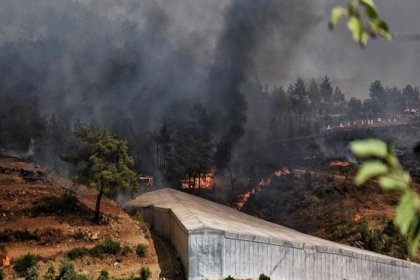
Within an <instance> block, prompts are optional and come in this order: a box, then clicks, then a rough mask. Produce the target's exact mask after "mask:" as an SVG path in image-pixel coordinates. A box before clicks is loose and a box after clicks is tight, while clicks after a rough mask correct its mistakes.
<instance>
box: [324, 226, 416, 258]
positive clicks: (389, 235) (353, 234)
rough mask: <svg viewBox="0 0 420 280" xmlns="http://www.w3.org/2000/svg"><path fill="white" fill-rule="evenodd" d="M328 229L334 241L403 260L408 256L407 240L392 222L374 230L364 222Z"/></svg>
mask: <svg viewBox="0 0 420 280" xmlns="http://www.w3.org/2000/svg"><path fill="white" fill-rule="evenodd" d="M330 228H331V230H332V232H333V235H332V238H333V239H334V240H336V241H340V242H344V243H347V244H349V245H352V246H355V247H359V248H363V249H366V250H370V251H373V252H376V253H379V254H385V255H388V256H392V257H395V258H400V259H403V260H405V259H407V257H408V255H409V252H408V240H407V238H406V237H405V236H403V235H402V234H401V233H400V231H399V230H398V228H396V227H395V225H394V223H393V222H392V220H387V221H385V222H384V223H383V224H382V225H380V226H379V227H378V228H376V229H374V230H372V229H370V228H369V224H368V223H367V221H366V220H361V221H358V222H354V221H350V222H339V223H338V224H336V223H335V224H331V227H330Z"/></svg>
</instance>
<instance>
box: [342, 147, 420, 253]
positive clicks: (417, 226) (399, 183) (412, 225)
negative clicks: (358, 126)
mask: <svg viewBox="0 0 420 280" xmlns="http://www.w3.org/2000/svg"><path fill="white" fill-rule="evenodd" d="M372 143H376V145H373V144H372ZM350 149H351V150H352V152H353V153H354V154H355V155H356V156H357V157H359V158H369V159H368V160H367V161H365V163H363V165H362V166H361V167H360V169H359V171H358V173H357V176H356V183H357V184H359V185H360V184H363V183H365V182H366V181H368V180H378V182H379V185H380V186H381V187H382V189H383V190H385V191H398V192H401V193H402V197H401V199H400V202H399V204H398V207H397V213H396V216H395V219H394V222H395V224H396V225H398V227H399V228H400V230H401V233H402V234H403V235H408V236H409V239H410V252H411V254H412V255H415V254H416V253H417V250H418V245H419V242H420V198H419V196H418V194H417V193H416V191H415V189H414V188H413V186H412V184H411V176H410V174H409V173H408V172H407V171H406V170H404V168H403V167H402V166H401V164H400V162H399V160H398V158H397V156H396V154H395V152H394V148H393V147H392V146H391V145H387V144H386V143H384V142H381V141H379V140H372V139H369V140H359V141H354V142H352V143H351V145H350ZM385 151H386V153H385Z"/></svg>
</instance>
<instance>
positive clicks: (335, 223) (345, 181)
mask: <svg viewBox="0 0 420 280" xmlns="http://www.w3.org/2000/svg"><path fill="white" fill-rule="evenodd" d="M356 171H357V166H355V165H354V164H353V163H351V162H348V161H346V160H341V159H334V160H330V161H327V162H325V163H324V164H319V165H313V166H306V167H300V168H295V169H291V170H290V173H288V174H285V175H283V176H280V177H277V176H272V177H270V178H271V180H270V181H269V183H268V184H267V185H264V187H262V188H260V187H257V189H258V191H255V192H251V194H252V195H250V196H249V198H248V199H246V200H244V201H242V202H243V203H242V204H241V207H240V209H241V211H243V212H245V213H247V214H250V215H252V216H255V217H259V218H262V219H264V220H267V221H270V222H274V223H277V224H281V225H283V226H286V227H290V228H293V229H296V230H299V231H301V232H304V233H307V234H310V235H314V236H317V237H321V238H325V239H328V240H331V241H335V242H339V243H343V244H348V245H351V246H355V247H358V248H363V249H367V250H371V251H374V252H378V253H381V254H385V255H389V256H393V257H397V258H401V259H407V258H408V249H407V240H406V238H405V237H404V236H401V235H400V234H399V231H398V229H396V227H395V226H394V225H393V223H392V220H393V218H394V214H395V207H396V205H397V202H398V199H399V196H398V194H394V193H385V192H383V191H381V189H380V188H379V186H377V185H376V183H372V182H369V183H366V184H365V185H363V186H356V185H355V184H354V182H353V180H354V176H355V174H356ZM414 181H415V183H414V184H415V186H417V187H419V179H418V178H414ZM244 197H245V195H244ZM413 260H414V261H416V262H418V261H419V259H418V258H417V259H413Z"/></svg>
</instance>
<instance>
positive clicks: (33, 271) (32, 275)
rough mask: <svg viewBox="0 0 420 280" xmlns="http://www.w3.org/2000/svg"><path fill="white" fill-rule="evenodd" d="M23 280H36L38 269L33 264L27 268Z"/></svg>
mask: <svg viewBox="0 0 420 280" xmlns="http://www.w3.org/2000/svg"><path fill="white" fill-rule="evenodd" d="M25 280H38V269H37V268H36V267H35V266H32V267H30V268H28V271H27V272H26V276H25Z"/></svg>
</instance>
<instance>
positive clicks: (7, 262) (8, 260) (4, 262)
mask: <svg viewBox="0 0 420 280" xmlns="http://www.w3.org/2000/svg"><path fill="white" fill-rule="evenodd" d="M11 261H12V259H11V258H10V257H9V256H6V257H5V258H3V259H2V267H3V268H5V267H8V266H10V264H11Z"/></svg>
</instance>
